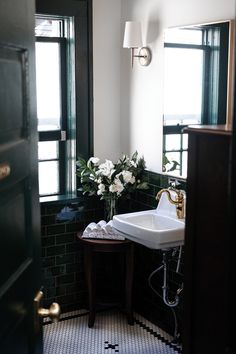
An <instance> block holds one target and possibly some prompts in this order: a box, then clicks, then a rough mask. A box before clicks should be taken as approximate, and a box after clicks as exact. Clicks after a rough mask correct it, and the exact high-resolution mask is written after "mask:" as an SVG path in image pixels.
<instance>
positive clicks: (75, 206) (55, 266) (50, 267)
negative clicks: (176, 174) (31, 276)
mask: <svg viewBox="0 0 236 354" xmlns="http://www.w3.org/2000/svg"><path fill="white" fill-rule="evenodd" d="M145 179H146V180H147V181H148V183H149V189H148V190H144V191H137V192H136V193H135V194H134V195H133V196H132V199H130V200H128V201H125V202H123V201H121V202H120V203H119V205H118V211H119V212H120V213H122V212H128V211H138V210H145V209H152V208H156V206H157V201H156V199H155V196H156V193H157V192H158V191H159V190H160V189H161V188H165V187H167V186H168V177H167V176H163V175H160V174H156V173H153V172H148V171H146V172H145ZM179 187H180V188H181V189H185V183H184V182H182V183H181V185H180V186H179ZM65 207H66V208H67V209H65ZM68 208H69V209H68ZM41 215H42V269H43V285H44V292H45V300H44V301H45V304H44V305H45V306H48V305H49V304H50V303H51V302H53V301H57V302H59V303H60V305H61V307H62V310H63V312H65V311H70V310H76V309H79V308H84V307H86V305H87V292H86V286H85V280H84V267H83V251H82V248H81V245H80V243H79V242H78V240H77V237H76V234H77V232H78V231H82V230H83V229H84V227H85V226H86V225H87V224H88V223H90V222H91V221H95V222H96V221H99V220H101V219H103V218H104V205H103V202H101V201H100V200H99V199H98V198H96V197H84V196H80V197H78V198H77V199H72V200H67V201H66V202H65V201H57V202H44V203H41ZM160 264H161V253H160V252H159V251H152V250H149V249H147V248H146V247H143V246H141V245H140V246H139V245H136V247H135V272H134V306H135V310H136V311H137V312H139V313H140V314H142V315H143V316H144V317H146V318H147V319H148V320H150V321H152V322H154V323H156V324H158V325H160V326H161V327H162V328H163V329H164V330H167V331H169V332H170V333H173V315H172V313H171V311H170V309H169V308H167V306H166V305H165V304H164V303H163V300H162V299H161V298H159V297H158V296H157V295H156V294H155V293H154V292H153V291H152V290H151V289H150V287H149V286H148V283H147V279H148V276H149V275H150V273H151V272H152V271H153V270H154V269H156V268H157V267H158V266H159V265H160ZM170 266H171V268H173V269H175V267H176V264H175V261H173V262H172V264H171V265H170ZM97 268H98V270H100V271H99V272H98V273H99V275H98V279H99V283H100V284H101V286H100V287H99V288H101V289H100V290H102V289H104V293H105V294H107V293H109V294H111V293H112V294H113V295H114V294H117V291H118V285H119V284H121V278H122V274H117V273H119V269H122V268H123V267H122V260H120V259H119V258H116V257H107V258H103V259H99V258H98V259H97ZM180 271H181V267H180ZM113 272H115V273H116V274H115V279H114V277H113ZM117 277H118V279H119V281H117ZM169 280H170V284H171V289H172V288H173V289H174V290H176V289H177V288H178V287H179V285H180V284H181V283H182V280H183V277H182V275H181V274H175V273H174V272H170V279H169ZM162 281H163V279H162V276H161V277H159V275H156V276H155V277H154V278H153V284H154V285H155V287H156V288H157V290H158V291H159V292H160V293H161V292H162V288H161V287H162ZM109 287H110V289H109ZM103 295H104V294H103ZM181 312H182V308H181V302H180V306H179V307H178V310H177V316H178V318H179V323H180V325H181V317H182V316H181Z"/></svg>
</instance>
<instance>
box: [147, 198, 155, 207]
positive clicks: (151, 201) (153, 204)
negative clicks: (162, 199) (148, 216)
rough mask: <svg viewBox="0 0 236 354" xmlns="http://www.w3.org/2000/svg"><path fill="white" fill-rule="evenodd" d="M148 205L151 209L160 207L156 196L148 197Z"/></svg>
mask: <svg viewBox="0 0 236 354" xmlns="http://www.w3.org/2000/svg"><path fill="white" fill-rule="evenodd" d="M147 205H148V206H150V207H151V208H156V207H157V205H158V202H157V200H156V198H155V197H154V196H148V197H147Z"/></svg>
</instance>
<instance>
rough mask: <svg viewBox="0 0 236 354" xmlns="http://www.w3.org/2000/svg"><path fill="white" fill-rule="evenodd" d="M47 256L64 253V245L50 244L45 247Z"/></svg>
mask: <svg viewBox="0 0 236 354" xmlns="http://www.w3.org/2000/svg"><path fill="white" fill-rule="evenodd" d="M46 253H47V256H48V257H49V256H56V255H59V254H64V253H65V246H64V245H60V246H52V247H47V249H46Z"/></svg>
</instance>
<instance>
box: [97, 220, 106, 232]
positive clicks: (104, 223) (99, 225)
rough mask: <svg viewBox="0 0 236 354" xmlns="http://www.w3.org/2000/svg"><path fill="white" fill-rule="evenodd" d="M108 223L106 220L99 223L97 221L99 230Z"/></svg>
mask: <svg viewBox="0 0 236 354" xmlns="http://www.w3.org/2000/svg"><path fill="white" fill-rule="evenodd" d="M105 225H106V221H105V220H100V221H99V222H98V223H97V230H101V229H102V227H104V226H105Z"/></svg>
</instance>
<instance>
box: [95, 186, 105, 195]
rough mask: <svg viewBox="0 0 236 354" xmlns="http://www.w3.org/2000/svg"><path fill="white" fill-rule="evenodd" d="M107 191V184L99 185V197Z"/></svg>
mask: <svg viewBox="0 0 236 354" xmlns="http://www.w3.org/2000/svg"><path fill="white" fill-rule="evenodd" d="M105 189H106V186H105V184H103V183H100V184H99V185H98V191H97V195H102V193H104V192H105Z"/></svg>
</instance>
